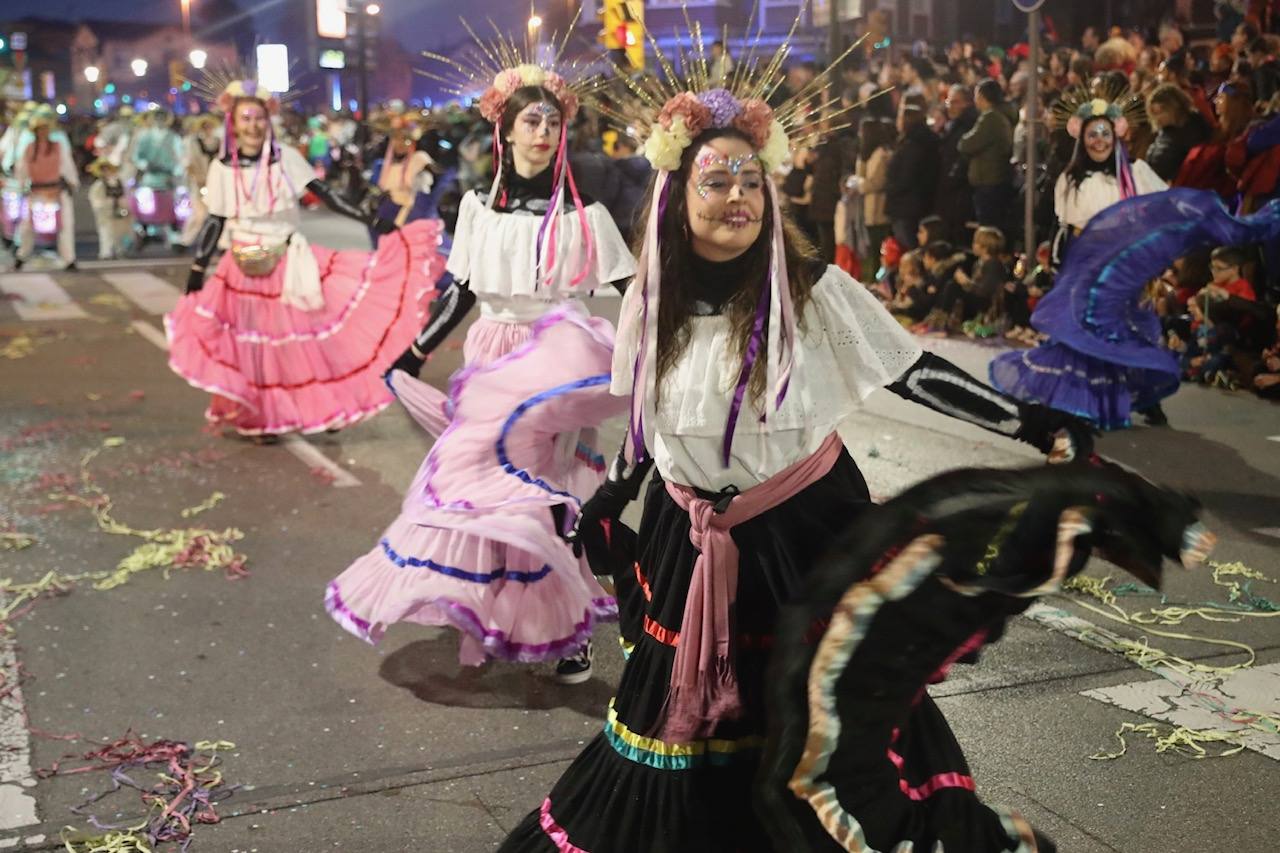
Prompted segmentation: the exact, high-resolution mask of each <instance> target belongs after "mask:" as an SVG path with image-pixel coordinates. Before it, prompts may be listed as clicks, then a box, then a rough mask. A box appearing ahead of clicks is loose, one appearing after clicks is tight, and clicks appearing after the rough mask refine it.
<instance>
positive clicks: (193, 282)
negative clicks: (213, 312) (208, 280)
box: [187, 267, 204, 293]
mask: <svg viewBox="0 0 1280 853" xmlns="http://www.w3.org/2000/svg"><path fill="white" fill-rule="evenodd" d="M203 288H204V268H203V267H201V268H199V269H197V268H196V267H192V268H191V271H190V272H189V273H187V293H199V292H200V290H201V289H203Z"/></svg>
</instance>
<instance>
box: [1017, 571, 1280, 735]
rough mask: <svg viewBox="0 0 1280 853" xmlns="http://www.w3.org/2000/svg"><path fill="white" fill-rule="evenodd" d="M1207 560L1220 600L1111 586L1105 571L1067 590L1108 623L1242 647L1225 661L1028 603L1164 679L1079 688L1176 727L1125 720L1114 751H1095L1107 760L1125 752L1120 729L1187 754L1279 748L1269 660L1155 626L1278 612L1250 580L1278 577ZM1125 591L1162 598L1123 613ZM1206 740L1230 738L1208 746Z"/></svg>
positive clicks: (1277, 690) (1069, 631)
mask: <svg viewBox="0 0 1280 853" xmlns="http://www.w3.org/2000/svg"><path fill="white" fill-rule="evenodd" d="M1207 565H1208V566H1209V568H1210V569H1212V571H1213V582H1214V584H1216V585H1217V586H1220V587H1222V588H1223V589H1225V590H1226V591H1227V598H1228V601H1227V602H1226V603H1207V604H1202V605H1198V606H1188V605H1179V604H1170V603H1169V601H1168V600H1167V598H1165V596H1163V595H1161V594H1160V593H1159V592H1157V591H1156V590H1153V589H1149V588H1146V587H1139V586H1137V585H1135V584H1114V585H1113V584H1112V583H1111V578H1110V577H1104V578H1095V577H1090V576H1087V575H1077V576H1076V577H1075V578H1072V579H1071V581H1069V582H1067V583H1065V584H1063V590H1064V591H1066V592H1075V593H1078V594H1080V595H1083V596H1085V597H1088V598H1092V599H1095V600H1097V601H1098V602H1099V604H1098V605H1095V604H1092V603H1090V602H1088V601H1079V600H1077V601H1076V604H1077V605H1079V606H1080V607H1083V608H1085V609H1086V610H1089V611H1090V612H1092V613H1096V614H1097V615H1099V616H1102V617H1104V618H1106V619H1108V620H1111V621H1113V622H1117V623H1120V624H1122V625H1127V626H1129V627H1131V628H1135V629H1137V630H1139V631H1141V632H1143V633H1144V634H1151V635H1154V636H1157V637H1164V638H1167V639H1174V640H1183V641H1188V642H1196V643H1209V644H1211V645H1218V646H1224V647H1226V648H1228V649H1231V650H1233V651H1238V652H1240V653H1242V654H1244V655H1245V659H1244V660H1243V661H1239V662H1236V663H1232V664H1227V665H1221V666H1219V665H1213V664H1206V663H1201V662H1198V661H1194V660H1189V659H1187V658H1185V657H1181V656H1179V655H1175V654H1172V653H1170V652H1168V651H1165V650H1164V649H1161V648H1158V647H1156V646H1154V645H1152V643H1151V641H1150V639H1149V638H1148V637H1146V636H1141V637H1138V638H1136V639H1134V638H1130V637H1125V636H1122V635H1120V634H1117V633H1116V632H1114V631H1110V630H1108V629H1106V628H1103V627H1102V626H1100V625H1095V624H1093V623H1092V622H1089V621H1088V620H1085V619H1082V618H1080V617H1078V616H1075V615H1073V614H1071V613H1068V612H1067V611H1065V610H1061V609H1059V608H1054V607H1051V606H1049V605H1047V604H1045V603H1043V602H1040V603H1037V604H1035V605H1033V606H1032V607H1031V608H1029V609H1028V610H1027V615H1028V616H1029V617H1030V618H1032V619H1034V620H1036V621H1038V622H1041V623H1042V624H1044V625H1047V626H1048V627H1050V628H1053V629H1054V630H1057V631H1059V632H1061V633H1064V634H1066V635H1067V636H1070V637H1073V638H1074V639H1076V640H1079V641H1080V642H1082V643H1084V644H1086V645H1088V646H1092V647H1093V648H1096V649H1100V650H1102V651H1106V652H1110V653H1112V654H1117V655H1121V656H1123V657H1124V658H1125V659H1127V660H1129V661H1130V662H1132V663H1134V664H1136V665H1137V666H1139V667H1141V668H1142V669H1145V670H1147V671H1148V672H1152V673H1154V674H1156V675H1159V676H1160V677H1161V678H1162V679H1164V681H1163V682H1139V683H1135V684H1124V685H1119V686H1118V687H1114V688H1105V689H1100V690H1088V691H1084V692H1083V693H1082V694H1081V695H1084V696H1088V697H1089V698H1092V699H1098V700H1100V701H1103V702H1108V703H1110V704H1113V705H1117V706H1119V707H1122V708H1126V709H1128V710H1131V711H1135V712H1137V713H1141V714H1145V715H1147V716H1149V717H1155V718H1157V719H1162V720H1164V721H1166V722H1168V723H1170V724H1172V728H1161V727H1159V726H1157V725H1156V724H1154V723H1142V724H1133V723H1126V724H1124V725H1123V726H1122V727H1121V728H1120V729H1119V730H1118V731H1117V732H1116V733H1115V736H1116V738H1117V740H1119V742H1120V749H1119V751H1117V752H1113V753H1107V752H1101V753H1098V754H1096V755H1093V756H1091V757H1092V758H1096V759H1099V760H1102V759H1113V758H1119V757H1120V756H1122V755H1124V754H1125V752H1126V750H1127V744H1126V742H1125V739H1124V735H1125V734H1126V733H1134V734H1142V735H1144V736H1145V737H1147V738H1148V739H1150V740H1152V741H1154V743H1155V746H1156V751H1157V752H1173V753H1175V754H1179V755H1183V756H1189V757H1193V758H1206V757H1225V756H1231V755H1237V754H1239V753H1240V752H1241V751H1242V750H1243V749H1245V748H1246V747H1247V748H1250V749H1253V750H1256V751H1258V752H1261V753H1263V754H1266V755H1269V756H1271V757H1277V756H1280V677H1277V676H1280V672H1277V674H1276V676H1273V675H1272V674H1271V673H1270V670H1271V669H1272V668H1273V667H1261V668H1254V664H1255V662H1256V659H1257V656H1256V653H1255V652H1254V649H1253V648H1252V647H1251V646H1249V645H1247V644H1246V643H1242V642H1238V641H1236V640H1231V639H1225V638H1222V637H1210V636H1204V635H1199V634H1190V633H1182V632H1175V631H1166V630H1162V629H1161V628H1156V627H1153V626H1155V625H1160V626H1177V625H1181V624H1183V623H1184V622H1185V621H1186V620H1187V619H1190V618H1193V617H1194V618H1198V619H1202V620H1204V621H1206V622H1212V623H1235V622H1241V621H1244V620H1245V619H1249V618H1264V619H1265V618H1271V617H1274V616H1276V615H1277V612H1278V611H1277V607H1276V605H1275V604H1274V603H1273V602H1272V601H1270V600H1269V599H1267V598H1265V597H1263V596H1259V595H1257V594H1255V593H1253V592H1252V591H1251V589H1250V586H1249V585H1250V584H1251V583H1252V582H1254V581H1258V582H1262V583H1275V580H1273V579H1272V578H1269V577H1267V576H1266V575H1265V574H1263V573H1262V572H1260V571H1257V570H1255V569H1250V568H1249V567H1247V566H1245V565H1244V564H1242V563H1238V562H1237V563H1219V562H1215V561H1210V562H1209V563H1208V564H1207ZM1236 578H1242V579H1243V580H1236ZM1127 596H1159V597H1160V603H1159V605H1158V606H1155V607H1150V608H1147V609H1144V610H1135V611H1128V610H1125V609H1124V608H1123V607H1121V606H1120V604H1119V603H1118V602H1119V600H1120V599H1121V598H1122V597H1127ZM1206 744H1209V745H1213V744H1227V745H1228V746H1227V747H1226V748H1222V749H1220V750H1219V751H1216V752H1211V751H1210V750H1209V749H1207V748H1206V746H1205V745H1206ZM1273 753H1274V754H1273Z"/></svg>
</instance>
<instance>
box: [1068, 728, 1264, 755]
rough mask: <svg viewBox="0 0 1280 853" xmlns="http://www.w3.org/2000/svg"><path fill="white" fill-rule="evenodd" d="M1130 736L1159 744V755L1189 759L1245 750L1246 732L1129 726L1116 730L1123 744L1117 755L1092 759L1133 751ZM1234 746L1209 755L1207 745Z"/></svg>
mask: <svg viewBox="0 0 1280 853" xmlns="http://www.w3.org/2000/svg"><path fill="white" fill-rule="evenodd" d="M1126 734H1140V735H1143V736H1144V737H1146V738H1147V739H1148V740H1153V741H1155V744H1156V753H1157V754H1159V753H1164V752H1173V753H1177V754H1178V755H1181V756H1183V757H1185V758H1226V757H1228V756H1231V755H1236V754H1238V753H1240V752H1243V751H1244V744H1243V743H1241V742H1240V739H1241V736H1242V735H1243V734H1244V733H1243V732H1238V731H1237V732H1230V731H1225V730H1223V729H1192V728H1188V727H1187V726H1172V727H1169V728H1165V729H1162V728H1161V727H1160V726H1159V725H1158V724H1156V723H1125V724H1124V725H1122V726H1120V728H1118V729H1116V733H1115V738H1116V740H1118V741H1119V742H1120V749H1118V750H1117V751H1115V752H1097V753H1094V754H1093V755H1090V756H1089V757H1090V758H1092V759H1093V760H1095V761H1111V760H1113V759H1116V758H1119V757H1120V756H1122V755H1124V754H1125V753H1126V752H1128V751H1129V744H1128V742H1127V741H1126V740H1125V735H1126ZM1217 743H1221V744H1231V746H1230V747H1228V748H1226V749H1223V750H1222V751H1221V752H1209V750H1207V749H1205V748H1204V744H1217Z"/></svg>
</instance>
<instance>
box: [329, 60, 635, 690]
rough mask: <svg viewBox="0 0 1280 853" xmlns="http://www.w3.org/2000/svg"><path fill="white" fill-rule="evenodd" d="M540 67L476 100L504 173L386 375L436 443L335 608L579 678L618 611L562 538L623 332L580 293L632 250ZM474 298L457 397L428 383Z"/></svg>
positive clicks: (363, 624)
mask: <svg viewBox="0 0 1280 853" xmlns="http://www.w3.org/2000/svg"><path fill="white" fill-rule="evenodd" d="M530 69H531V66H524V67H523V68H522V69H521V71H509V72H503V73H502V74H500V75H498V78H497V80H495V86H494V87H493V88H492V89H491V90H490V94H487V95H486V98H485V99H482V105H483V107H482V108H483V109H484V110H485V111H486V117H487V118H489V119H490V120H491V121H493V123H494V125H495V146H496V148H497V150H498V151H499V152H500V159H499V163H500V167H499V169H498V175H497V177H496V178H495V180H494V184H493V187H492V189H491V190H490V193H489V196H488V199H487V200H485V199H484V198H482V197H481V196H479V195H477V194H476V193H474V192H472V193H468V194H467V195H466V196H465V197H464V198H463V200H462V205H461V209H460V212H459V217H458V225H457V228H456V231H455V236H454V242H453V250H452V252H451V254H450V256H449V261H448V266H447V269H448V271H449V272H450V273H451V274H452V275H453V278H454V282H453V283H452V284H451V285H450V286H449V287H448V288H447V289H446V290H445V291H444V292H443V294H442V295H441V296H440V297H439V298H438V299H437V300H436V302H435V303H434V304H433V306H432V312H431V319H430V321H429V322H428V323H427V326H426V328H424V329H423V330H422V333H421V334H420V335H419V336H418V338H417V339H416V340H415V342H414V345H413V346H412V347H411V348H410V349H409V350H408V351H407V352H406V353H405V354H404V356H402V357H401V359H400V360H399V361H398V362H397V363H396V365H395V367H396V368H397V369H394V370H392V371H391V372H390V373H389V374H388V377H387V383H388V385H389V386H390V387H391V388H392V390H393V391H394V392H395V393H396V396H397V397H398V398H399V399H400V401H401V403H402V404H404V405H405V407H406V408H407V409H408V410H409V412H410V413H411V414H412V415H413V416H414V418H415V419H416V420H417V421H418V422H419V423H420V424H421V425H422V426H423V428H424V429H425V430H427V432H428V433H430V434H432V435H433V436H438V440H437V442H436V444H435V445H434V446H433V448H432V450H431V452H430V453H429V454H428V455H427V458H426V459H425V460H424V461H423V463H422V467H421V468H420V469H419V471H418V474H417V477H416V478H415V479H414V482H413V486H412V487H411V488H410V490H409V493H408V494H407V495H406V496H405V499H404V504H403V507H402V511H401V513H400V515H399V516H398V517H397V518H396V519H395V520H394V521H393V522H392V523H391V525H390V526H389V527H388V528H387V530H386V532H385V533H384V534H383V536H382V538H381V540H380V541H379V542H378V544H377V545H376V546H375V547H374V548H373V549H372V550H370V551H369V552H368V553H367V554H366V555H364V556H363V557H361V558H360V559H358V560H357V561H356V562H355V563H354V564H352V565H351V566H350V567H349V568H348V569H347V570H346V571H345V572H343V573H342V574H341V575H340V576H339V577H338V578H336V579H335V580H334V581H333V582H332V583H330V584H329V587H328V589H327V591H326V595H325V605H326V607H327V609H328V611H329V613H330V614H331V615H332V616H333V617H334V618H335V619H336V620H337V621H338V622H339V623H340V624H341V625H343V627H345V628H347V629H348V630H349V631H351V632H352V633H354V634H355V635H357V636H359V637H361V638H363V639H365V640H368V641H369V642H377V641H378V640H379V639H380V638H381V636H382V634H383V632H384V631H385V628H386V626H387V625H389V624H391V623H394V622H402V621H403V622H415V623H418V624H423V625H451V626H453V627H455V628H457V629H458V631H459V632H460V634H461V636H462V646H461V651H460V659H461V661H462V662H463V663H464V664H480V663H483V662H484V661H485V660H488V659H490V658H498V659H503V660H511V661H520V662H524V663H531V662H536V661H544V660H558V664H557V667H556V677H557V679H558V680H559V681H561V682H562V683H570V684H573V683H580V682H583V681H586V680H587V679H588V678H590V675H591V651H590V637H591V631H592V627H593V626H594V624H595V623H596V622H597V621H600V620H612V619H614V618H616V616H617V606H616V603H615V602H614V600H613V598H612V597H611V596H609V595H608V594H606V593H605V591H604V590H603V589H602V588H601V587H600V585H599V583H597V581H596V580H595V577H594V576H593V575H592V574H591V571H590V569H589V568H588V567H587V566H586V564H585V561H583V560H580V559H579V558H578V557H575V556H574V554H573V552H572V551H571V550H570V549H569V547H568V546H567V545H566V544H565V542H564V541H563V540H562V539H561V535H560V534H561V533H562V532H563V531H564V530H565V529H566V527H567V526H568V525H569V524H570V523H571V521H572V518H573V517H574V516H575V515H576V514H577V510H578V507H579V506H580V503H581V500H580V499H581V498H583V497H586V496H589V495H590V494H591V493H592V492H593V491H594V490H595V489H596V487H597V486H598V485H599V484H600V482H601V481H602V479H603V473H604V460H603V457H601V456H600V455H599V453H598V452H597V450H596V448H595V428H596V427H597V426H598V425H599V424H600V423H601V422H602V421H604V420H605V419H606V418H608V417H611V416H614V415H617V414H621V411H622V409H623V408H625V402H622V403H621V405H620V401H618V400H617V398H611V397H610V395H609V393H608V388H609V371H610V364H611V358H612V351H613V329H612V327H611V326H610V324H609V323H608V322H607V321H605V320H602V319H598V318H590V317H589V316H588V315H587V311H586V309H585V308H584V307H583V306H582V304H581V302H580V301H578V299H577V297H578V296H579V295H582V294H585V293H587V292H589V291H591V290H593V289H595V288H598V287H602V286H605V285H608V284H617V283H621V282H623V281H625V280H626V279H628V278H629V277H630V276H631V274H632V273H633V271H634V260H633V259H632V257H631V254H630V252H629V251H628V249H627V246H626V244H625V243H624V242H623V240H622V238H621V235H620V234H619V233H618V231H617V228H616V227H615V225H614V224H613V220H612V218H611V217H610V216H609V213H608V211H607V210H606V209H605V208H604V207H603V206H602V205H600V204H595V203H589V202H584V201H583V200H582V198H581V196H580V194H579V193H578V192H577V189H576V187H575V185H574V181H573V176H572V174H571V172H570V170H569V168H568V162H567V160H566V157H565V144H564V142H565V131H564V127H565V125H566V124H567V123H568V122H569V121H570V120H571V119H572V117H573V114H574V112H575V111H576V108H577V98H576V96H575V95H574V94H573V93H572V92H571V91H570V90H569V88H568V86H567V85H566V84H565V83H564V81H563V80H562V79H561V78H560V77H559V76H558V75H555V74H554V73H553V72H544V71H543V70H542V69H532V70H530ZM522 75H523V76H522ZM525 77H529V78H530V79H525ZM534 78H536V79H534ZM476 301H479V303H480V317H479V319H478V320H476V322H475V323H474V324H473V325H472V326H471V329H470V331H469V332H468V334H467V338H466V344H465V347H464V350H463V355H464V360H465V367H464V368H463V369H462V370H461V371H460V372H459V373H458V374H456V375H455V376H454V377H453V379H452V381H451V383H450V388H449V392H448V393H447V394H446V393H445V392H442V391H440V390H438V389H435V388H433V387H431V386H429V385H427V384H425V383H423V382H420V381H418V380H417V379H416V376H417V374H418V371H419V370H420V369H421V366H422V363H423V359H425V357H426V356H427V355H428V354H429V353H430V351H431V350H432V349H433V348H434V347H435V346H437V345H438V344H439V343H440V342H441V341H442V340H443V339H444V337H445V336H446V335H447V334H448V333H449V331H450V330H451V329H453V328H454V327H455V326H456V325H457V324H458V323H459V322H460V321H461V320H462V318H463V316H464V315H465V314H466V313H467V311H468V310H469V309H470V308H471V307H472V305H473V304H474V303H475V302H476Z"/></svg>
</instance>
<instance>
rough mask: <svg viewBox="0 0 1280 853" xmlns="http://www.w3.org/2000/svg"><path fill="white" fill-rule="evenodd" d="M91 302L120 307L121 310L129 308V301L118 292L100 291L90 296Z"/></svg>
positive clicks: (91, 303) (109, 306)
mask: <svg viewBox="0 0 1280 853" xmlns="http://www.w3.org/2000/svg"><path fill="white" fill-rule="evenodd" d="M89 304H90V305H101V306H103V307H104V308H118V309H120V310H121V311H128V310H129V301H128V300H127V299H125V298H124V297H123V296H121V295H120V294H118V293H99V294H97V295H96V296H90V297H89Z"/></svg>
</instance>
